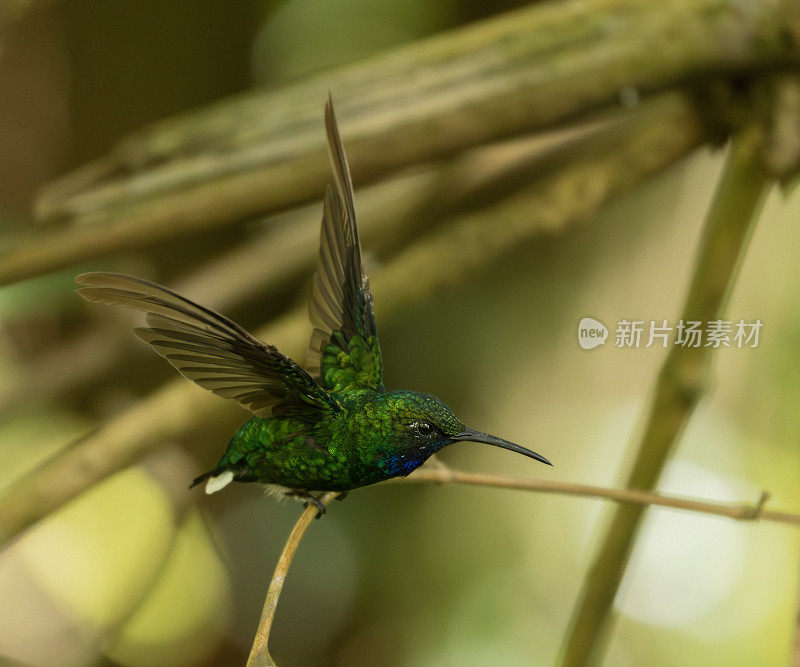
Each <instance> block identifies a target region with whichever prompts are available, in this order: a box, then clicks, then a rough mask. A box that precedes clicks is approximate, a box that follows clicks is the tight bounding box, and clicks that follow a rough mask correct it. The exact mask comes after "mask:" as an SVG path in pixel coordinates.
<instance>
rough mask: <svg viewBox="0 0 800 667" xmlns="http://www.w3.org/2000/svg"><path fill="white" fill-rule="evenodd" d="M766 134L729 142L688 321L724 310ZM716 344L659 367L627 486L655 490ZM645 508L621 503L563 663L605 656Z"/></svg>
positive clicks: (757, 197)
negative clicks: (604, 647)
mask: <svg viewBox="0 0 800 667" xmlns="http://www.w3.org/2000/svg"><path fill="white" fill-rule="evenodd" d="M762 146H763V136H762V131H761V129H760V128H758V127H755V126H753V127H750V128H748V129H747V130H746V131H744V132H743V133H742V134H741V135H739V136H737V137H736V138H735V139H734V140H733V141H732V143H731V146H730V149H729V152H728V156H727V161H726V165H725V168H724V171H723V174H722V176H721V178H720V182H719V184H718V186H717V190H716V193H715V195H714V199H713V202H712V205H711V208H710V210H709V212H708V215H707V219H706V224H705V230H704V235H703V239H702V241H701V245H700V248H699V252H698V258H697V263H696V265H695V268H694V274H693V277H692V281H691V285H690V287H689V292H688V295H687V298H686V302H685V304H684V307H683V315H682V317H683V319H684V320H687V321H688V320H699V321H703V322H706V321H711V320H714V319H718V318H719V317H720V314H721V313H722V309H723V306H724V303H725V297H726V295H727V294H728V293H729V292H730V290H731V288H732V285H733V283H734V280H735V276H736V269H737V267H738V265H739V263H740V262H741V260H742V257H743V256H744V254H745V251H746V248H747V242H748V240H749V237H750V232H751V229H752V226H753V225H754V224H755V221H756V219H757V213H758V210H759V207H760V205H761V203H762V201H763V199H764V196H765V193H766V192H767V190H768V188H769V185H770V184H771V179H770V178H769V177H768V175H767V173H766V172H765V170H764V169H763V167H762V164H761V153H760V151H761V148H762ZM712 350H713V348H712V347H707V346H703V347H683V346H681V345H674V346H672V348H670V352H669V354H668V356H667V359H666V361H665V362H664V365H663V367H662V369H661V372H660V374H659V377H658V381H657V383H656V387H655V393H654V395H653V399H652V402H651V404H650V407H649V409H648V417H647V421H646V426H645V428H644V432H643V435H642V437H641V439H640V442H639V446H638V449H637V454H636V460H635V462H634V464H633V467H632V470H631V472H630V475H629V477H628V483H627V486H628V487H629V488H635V489H642V490H650V489H653V488H655V486H656V484H657V482H658V478H659V476H660V474H661V471H662V469H663V467H664V465H665V464H666V461H667V458H668V456H669V454H670V452H671V451H672V449H673V448H674V445H675V442H676V441H677V440H678V438H679V437H680V434H681V432H682V430H683V428H684V427H685V425H686V423H687V422H688V420H689V418H690V416H691V414H692V411H693V410H694V408H695V406H696V405H697V402H698V400H699V399H700V396H701V395H702V392H703V389H704V380H705V378H706V375H707V373H708V363H709V361H710V359H711V356H712ZM643 512H644V507H642V506H636V505H621V506H619V507H618V508H616V510H615V513H614V517H613V519H612V521H611V525H610V526H609V528H608V531H607V533H606V536H605V538H604V540H603V542H602V545H601V547H600V549H599V551H598V553H597V555H596V556H595V558H594V561H593V564H592V566H591V568H590V569H589V572H588V574H587V577H586V580H585V582H584V586H583V590H582V593H581V596H580V599H579V601H578V606H577V608H576V611H575V614H574V616H573V619H572V623H571V627H570V630H569V634H568V638H567V642H566V645H565V650H564V656H563V664H564V665H565V666H567V667H573V666H574V667H577V666H579V665H585V664H586V663H587V662H588V661H589V660H590V659H592V658H599V655H600V653H601V651H602V643H603V641H604V639H605V635H606V634H607V629H608V626H609V624H610V618H609V617H610V613H611V606H612V604H613V602H614V597H615V595H616V593H617V590H618V588H619V584H620V582H621V580H622V576H623V573H624V571H625V566H626V564H627V562H628V558H629V556H630V552H631V548H632V546H633V541H634V539H635V535H636V531H637V529H638V527H639V525H640V523H641V520H642V516H643Z"/></svg>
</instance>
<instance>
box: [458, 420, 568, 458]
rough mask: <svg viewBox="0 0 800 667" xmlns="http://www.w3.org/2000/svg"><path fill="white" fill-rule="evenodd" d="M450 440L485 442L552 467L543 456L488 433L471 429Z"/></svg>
mask: <svg viewBox="0 0 800 667" xmlns="http://www.w3.org/2000/svg"><path fill="white" fill-rule="evenodd" d="M450 440H452V441H454V442H455V441H458V440H467V441H469V442H485V443H486V444H487V445H494V446H495V447H502V448H503V449H510V450H511V451H512V452H517V454H522V455H524V456H527V457H529V458H532V459H536V460H537V461H541V462H542V463H546V464H547V465H549V466H551V465H553V464H552V463H550V461H548V460H547V459H546V458H545V457H544V456H542V455H541V454H537V453H536V452H532V451H531V450H530V449H525V448H524V447H520V446H519V445H515V444H514V443H513V442H509V441H508V440H503V439H501V438H495V437H494V436H493V435H489V434H488V433H481V432H480V431H473V430H472V429H471V428H468V429H465V430H463V431H461V433H457V434H456V435H451V436H450Z"/></svg>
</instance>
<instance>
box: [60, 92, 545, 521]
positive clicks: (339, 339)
mask: <svg viewBox="0 0 800 667" xmlns="http://www.w3.org/2000/svg"><path fill="white" fill-rule="evenodd" d="M325 128H326V133H327V139H328V149H329V154H330V161H331V167H332V172H333V182H332V184H330V185H328V187H327V190H326V192H325V199H324V206H323V216H322V230H321V235H320V251H319V260H318V264H317V270H316V274H315V276H314V282H313V293H312V297H311V301H310V305H309V314H310V318H311V322H312V325H313V333H312V335H311V342H310V344H309V347H308V350H307V354H306V360H305V369H303V368H302V367H301V366H299V365H298V364H297V363H295V362H294V361H292V360H291V359H289V358H288V357H286V356H284V355H282V354H281V353H280V352H278V350H277V349H276V348H275V347H273V346H272V345H268V344H266V343H262V342H261V341H259V340H257V339H256V338H254V337H253V336H251V335H250V334H249V333H248V332H247V331H245V330H244V329H243V328H242V327H240V326H239V325H238V324H236V323H235V322H232V321H231V320H229V319H228V318H226V317H224V316H223V315H220V314H219V313H216V312H214V311H212V310H209V309H208V308H204V307H203V306H200V305H198V304H196V303H193V302H192V301H190V300H189V299H186V298H184V297H182V296H180V295H178V294H176V293H175V292H172V291H171V290H169V289H167V288H166V287H162V286H160V285H156V284H155V283H151V282H149V281H147V280H142V279H141V278H134V277H131V276H125V275H121V274H116V273H99V272H98V273H84V274H82V275H80V276H78V277H77V279H76V280H77V282H78V283H80V284H81V285H83V287H81V288H79V289H78V292H79V293H80V294H81V296H83V297H84V298H85V299H88V300H89V301H98V302H101V303H107V304H115V305H121V306H128V307H131V308H135V309H137V310H141V311H144V312H145V313H147V324H148V325H149V326H147V327H143V328H137V329H135V333H136V335H137V336H138V337H139V338H140V339H142V340H143V341H144V342H146V343H148V344H149V345H150V346H151V347H152V348H153V349H154V350H155V351H156V352H157V353H158V354H160V355H161V356H163V357H164V358H165V359H166V360H167V361H168V362H169V363H170V364H172V365H173V366H174V367H175V368H176V369H177V370H178V371H179V372H180V373H181V374H182V375H183V376H184V377H187V378H189V379H190V380H192V381H194V382H196V383H197V384H198V385H200V386H201V387H203V388H204V389H208V390H210V391H212V392H214V393H215V394H217V395H219V396H222V397H224V398H229V399H232V400H234V401H236V402H238V403H239V404H240V405H242V406H243V407H244V408H246V409H247V410H249V411H250V412H252V413H253V417H252V418H251V419H250V420H249V421H248V422H246V423H245V424H244V425H243V426H242V427H241V428H239V430H238V431H237V432H236V433H235V434H234V436H233V438H231V440H230V442H229V444H228V447H227V449H226V450H225V453H224V454H223V455H222V458H221V459H220V461H219V463H217V465H216V466H214V468H213V469H211V470H210V471H208V472H207V473H205V474H203V475H200V477H198V478H197V479H195V480H194V482H193V483H192V486H194V485H195V484H199V483H200V482H203V481H205V482H206V493H214V492H216V491H219V490H220V489H222V488H223V487H225V486H227V485H228V484H229V483H230V482H232V481H236V482H262V483H266V484H267V485H269V486H270V487H272V488H273V490H275V491H277V492H279V493H283V494H285V495H287V496H293V497H296V498H298V499H300V500H301V501H304V502H305V503H306V504H308V503H313V504H315V505H316V506H317V508H318V510H319V511H318V515H317V516H318V517H319V516H320V515H321V514H322V513H323V512H324V506H323V505H322V503H320V502H319V499H318V497H317V496H315V495H313V493H312V492H324V491H338V492H341V494H342V495H340V497H342V496H343V495H344V494H346V492H348V491H350V490H351V489H356V488H358V487H362V486H367V485H369V484H375V483H376V482H380V481H383V480H386V479H389V478H391V477H398V476H405V475H408V474H409V473H411V472H412V471H413V470H415V469H416V468H418V467H419V466H420V465H422V464H423V463H424V462H425V460H426V459H428V458H429V457H430V456H431V455H432V454H434V453H436V452H438V451H439V450H440V449H442V448H443V447H446V446H447V445H449V444H451V443H454V442H459V441H465V440H466V441H471V442H480V443H486V444H489V445H494V446H496V447H502V448H504V449H508V450H511V451H513V452H518V453H519V454H523V455H525V456H528V457H530V458H532V459H536V460H537V461H541V462H542V463H546V464H548V465H552V464H551V463H550V462H549V461H548V460H547V459H546V458H544V457H543V456H541V455H540V454H537V453H535V452H532V451H530V450H528V449H525V448H524V447H521V446H519V445H516V444H514V443H512V442H508V441H506V440H501V439H500V438H497V437H495V436H492V435H488V434H486V433H481V432H479V431H474V430H472V429H470V428H467V427H466V426H465V425H464V424H463V423H462V422H461V421H460V420H459V419H458V418H457V417H456V416H455V414H453V412H452V410H450V408H448V407H447V406H446V405H445V404H444V403H443V402H442V401H441V400H439V399H438V398H436V397H435V396H429V395H427V394H423V393H419V392H413V391H391V392H387V391H386V389H385V387H384V385H383V364H382V360H381V348H380V344H379V342H378V332H377V327H376V325H375V317H374V315H373V309H372V293H371V292H370V288H369V282H368V280H367V278H366V276H364V272H363V267H362V262H361V246H360V243H359V239H358V228H357V227H356V217H355V209H354V205H353V186H352V182H351V180H350V170H349V168H348V165H347V159H346V158H345V154H344V148H343V146H342V141H341V138H340V137H339V131H338V128H337V125H336V118H335V116H334V113H333V104H332V100H331V98H330V97H329V98H328V102H327V105H326V107H325Z"/></svg>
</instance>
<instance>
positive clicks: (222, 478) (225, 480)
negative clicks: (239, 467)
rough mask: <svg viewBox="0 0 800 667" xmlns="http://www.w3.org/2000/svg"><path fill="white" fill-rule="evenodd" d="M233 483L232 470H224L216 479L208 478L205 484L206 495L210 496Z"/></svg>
mask: <svg viewBox="0 0 800 667" xmlns="http://www.w3.org/2000/svg"><path fill="white" fill-rule="evenodd" d="M232 481H233V470H226V471H225V472H223V473H220V474H219V475H217V476H216V477H209V478H208V481H207V482H206V493H207V494H209V495H211V494H212V493H216V492H217V491H219V490H220V489H224V488H225V487H226V486H228V484H230V483H231V482H232Z"/></svg>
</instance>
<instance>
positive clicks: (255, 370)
mask: <svg viewBox="0 0 800 667" xmlns="http://www.w3.org/2000/svg"><path fill="white" fill-rule="evenodd" d="M76 281H77V282H79V283H80V284H82V285H84V287H81V288H79V289H78V292H79V293H80V295H81V296H82V297H83V298H85V299H87V300H89V301H99V302H101V303H107V304H113V305H119V306H127V307H129V308H135V309H137V310H141V311H143V312H145V313H147V323H148V324H149V325H150V326H149V327H142V328H138V329H135V330H134V331H135V333H136V335H137V336H138V337H139V338H141V339H142V340H143V341H144V342H145V343H148V344H149V345H150V346H151V347H152V348H153V349H154V350H155V351H156V352H158V354H160V355H161V356H162V357H164V358H165V359H166V360H167V361H169V363H171V364H172V365H173V366H174V367H175V368H177V369H178V371H180V373H181V374H182V375H183V376H184V377H187V378H189V379H190V380H192V381H194V382H196V383H197V384H199V385H200V386H201V387H203V388H204V389H209V390H210V391H213V392H214V393H215V394H217V395H218V396H222V397H223V398H230V399H233V400H234V401H236V402H238V403H239V404H241V405H242V406H244V407H245V408H247V409H248V410H250V411H251V412H253V413H254V414H256V415H257V416H259V417H269V416H272V415H285V414H291V415H292V416H296V417H298V418H300V419H302V418H303V417H304V416H307V417H308V419H312V420H316V419H318V418H319V412H320V411H327V412H336V411H338V409H339V406H338V404H337V403H336V401H335V400H334V399H333V398H332V397H331V396H329V395H328V393H327V392H326V391H324V390H323V389H321V388H320V387H319V386H318V385H317V384H316V382H314V380H313V378H311V376H309V375H308V373H306V372H305V371H304V370H303V369H302V368H300V366H298V365H297V364H296V363H294V362H293V361H292V360H291V359H289V358H288V357H285V356H284V355H282V354H281V353H280V352H278V350H276V349H275V348H274V347H273V346H272V345H266V344H264V343H262V342H261V341H259V340H256V339H255V338H253V336H251V335H250V334H249V333H247V331H245V330H244V329H243V328H242V327H240V326H239V325H238V324H236V323H235V322H232V321H231V320H229V319H228V318H226V317H223V316H222V315H220V314H219V313H215V312H214V311H212V310H209V309H208V308H204V307H203V306H200V305H198V304H196V303H193V302H192V301H189V300H188V299H185V298H183V297H182V296H180V295H178V294H176V293H175V292H172V291H171V290H169V289H167V288H166V287H162V286H161V285H156V284H155V283H151V282H149V281H147V280H142V279H141V278H133V277H131V276H124V275H121V274H118V273H84V274H82V275H80V276H78V277H77V278H76Z"/></svg>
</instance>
